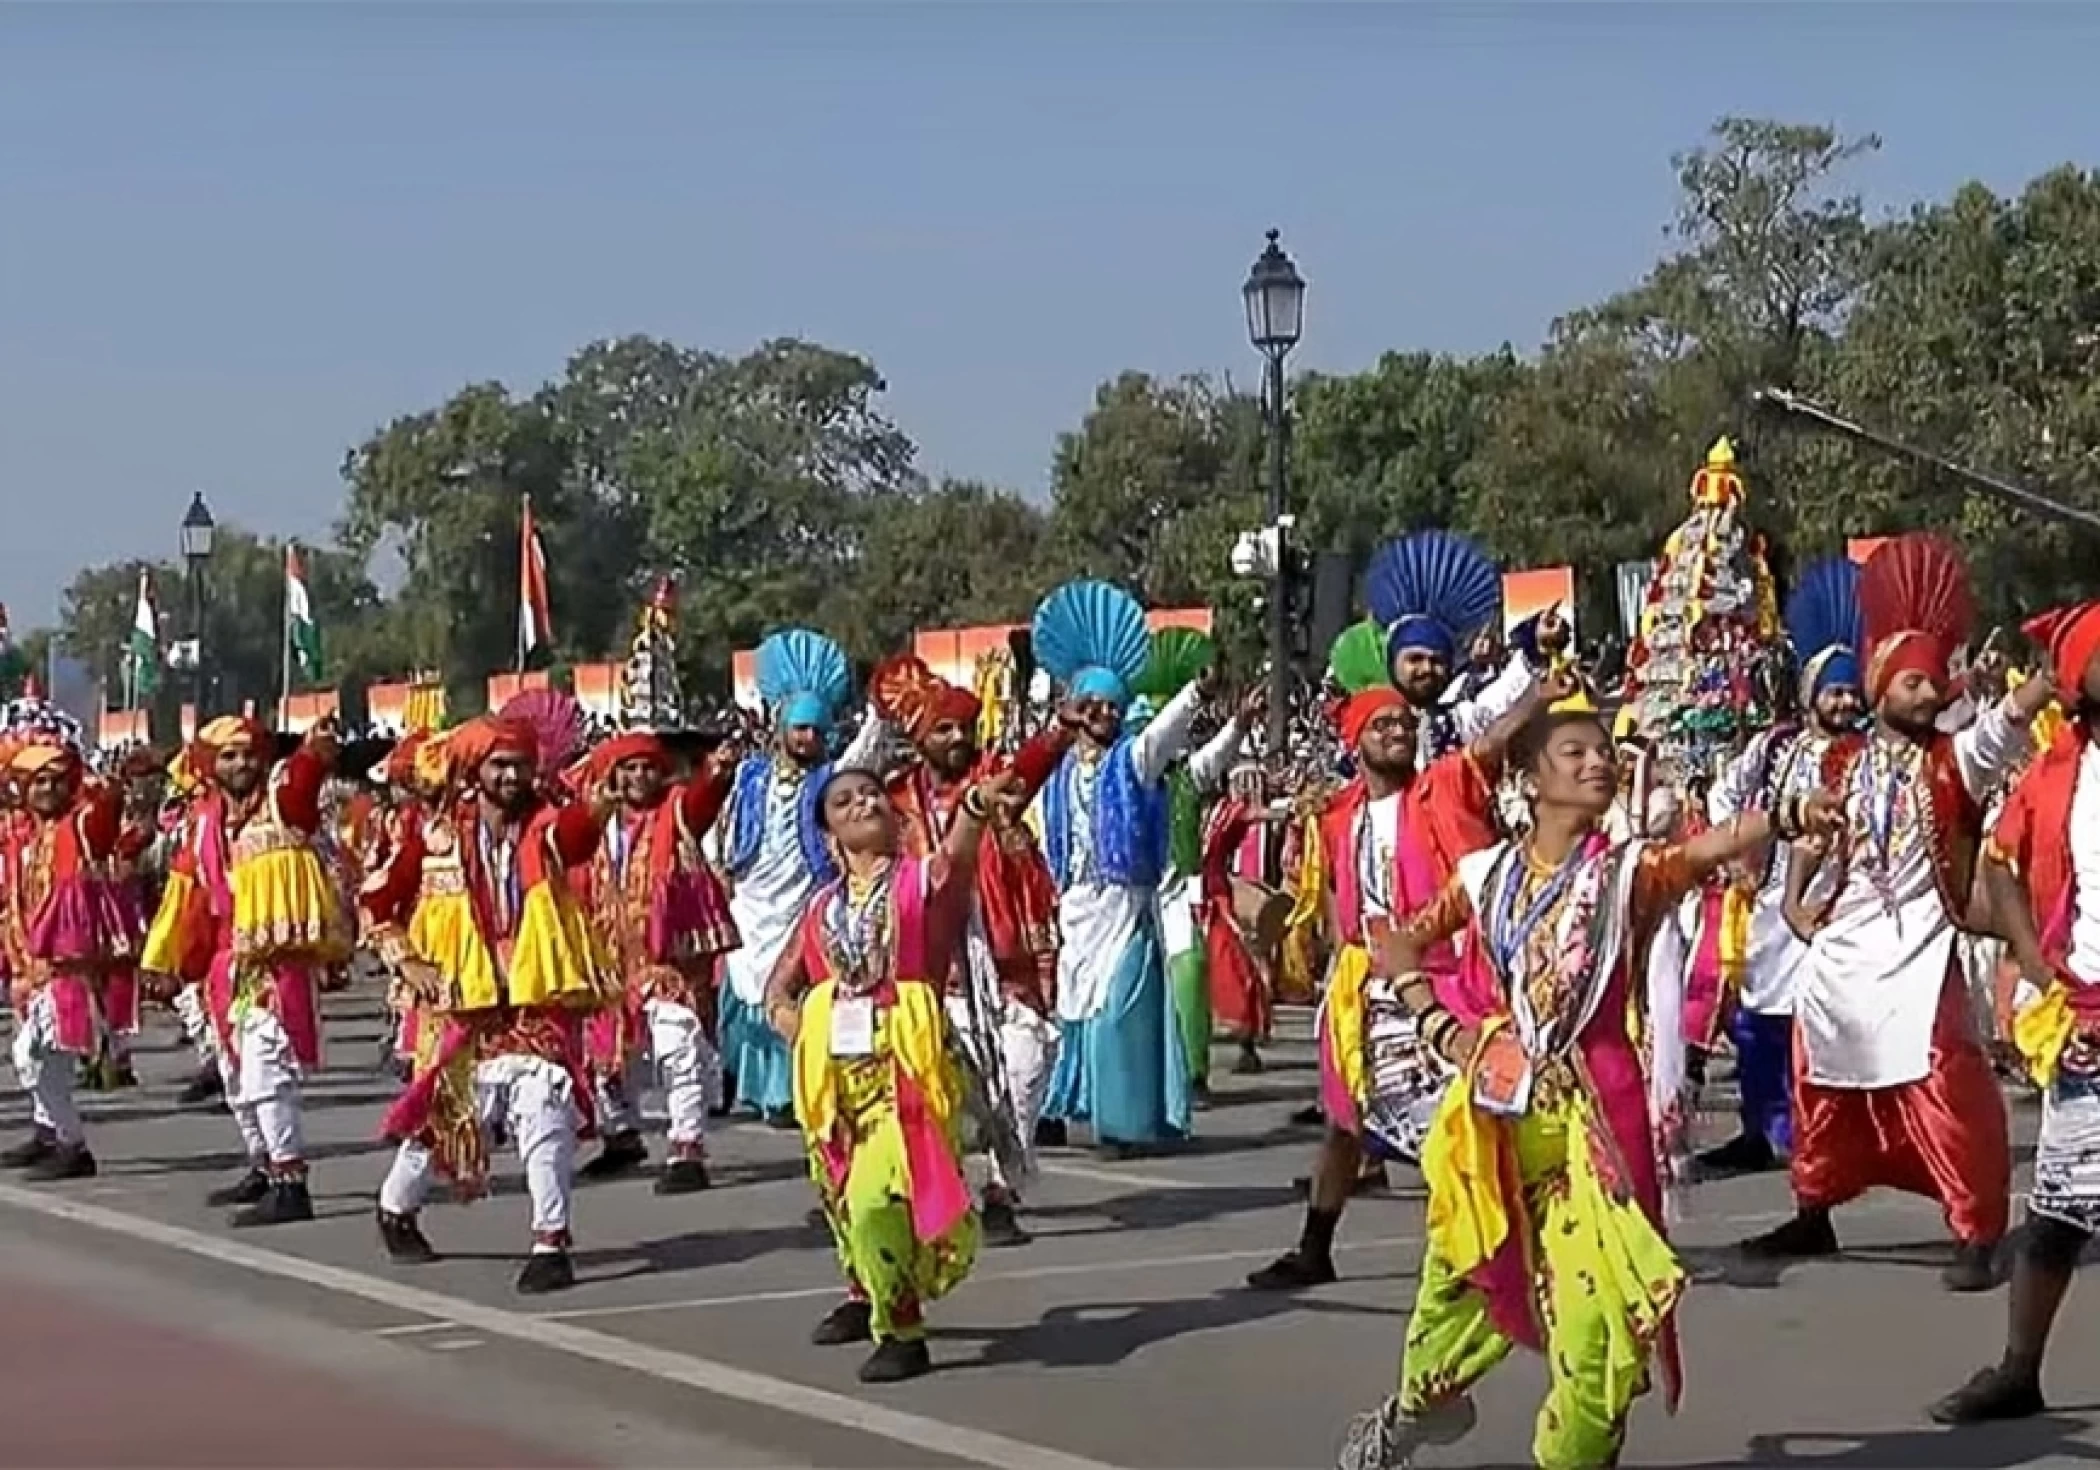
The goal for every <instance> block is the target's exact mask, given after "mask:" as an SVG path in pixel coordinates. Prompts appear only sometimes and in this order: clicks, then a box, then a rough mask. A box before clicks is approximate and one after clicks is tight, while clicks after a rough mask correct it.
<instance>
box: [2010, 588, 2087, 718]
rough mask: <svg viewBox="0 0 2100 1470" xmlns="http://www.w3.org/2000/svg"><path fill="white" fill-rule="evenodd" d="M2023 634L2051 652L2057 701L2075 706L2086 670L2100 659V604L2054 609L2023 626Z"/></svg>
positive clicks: (2073, 605) (2050, 665)
mask: <svg viewBox="0 0 2100 1470" xmlns="http://www.w3.org/2000/svg"><path fill="white" fill-rule="evenodd" d="M2020 631H2021V632H2023V633H2025V634H2026V635H2027V636H2028V637H2029V638H2030V639H2032V640H2033V641H2034V642H2035V643H2036V644H2037V645H2038V646H2040V647H2041V648H2043V649H2045V650H2046V651H2047V652H2048V655H2049V670H2050V672H2051V673H2052V674H2054V675H2055V676H2056V696H2057V698H2058V699H2060V700H2062V701H2063V702H2064V704H2065V705H2066V706H2067V707H2070V706H2076V705H2077V704H2078V702H2079V695H2080V693H2081V689H2082V686H2083V685H2084V684H2085V671H2086V668H2087V666H2088V665H2090V664H2091V663H2092V661H2093V659H2094V657H2095V656H2096V655H2100V602H2078V603H2073V604H2071V605H2070V606H2069V607H2057V608H2051V609H2050V610H2049V611H2048V612H2045V613H2038V614H2037V615H2035V616H2034V617H2031V618H2029V619H2028V620H2027V621H2026V622H2024V623H2022V624H2021V625H2020Z"/></svg>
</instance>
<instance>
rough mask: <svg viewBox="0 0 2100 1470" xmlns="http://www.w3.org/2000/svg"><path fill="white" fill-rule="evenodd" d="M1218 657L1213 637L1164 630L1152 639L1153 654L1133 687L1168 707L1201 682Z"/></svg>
mask: <svg viewBox="0 0 2100 1470" xmlns="http://www.w3.org/2000/svg"><path fill="white" fill-rule="evenodd" d="M1217 656H1218V645H1217V642H1216V640H1214V639H1213V638H1212V637H1211V636H1210V634H1208V633H1199V632H1197V631H1196V630H1195V629H1194V628H1161V629H1160V630H1159V631H1158V632H1157V633H1154V634H1153V635H1152V651H1151V653H1150V654H1149V655H1147V657H1146V659H1145V667H1144V668H1143V669H1142V670H1140V671H1139V673H1138V676H1137V680H1136V682H1134V683H1133V684H1132V685H1131V686H1130V687H1131V689H1132V691H1133V692H1135V693H1138V694H1142V695H1145V696H1146V697H1148V698H1150V699H1152V700H1155V701H1157V702H1158V703H1160V704H1165V703H1166V702H1167V701H1168V700H1170V699H1172V698H1173V697H1174V696H1175V695H1177V694H1179V693H1180V692H1181V691H1182V690H1184V689H1186V688H1188V686H1189V685H1191V684H1193V683H1195V682H1196V680H1198V679H1200V678H1202V677H1203V671H1204V670H1206V669H1208V668H1209V667H1210V666H1211V664H1212V663H1213V662H1215V661H1216V659H1217Z"/></svg>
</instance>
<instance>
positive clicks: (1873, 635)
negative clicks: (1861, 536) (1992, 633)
mask: <svg viewBox="0 0 2100 1470" xmlns="http://www.w3.org/2000/svg"><path fill="white" fill-rule="evenodd" d="M1859 611H1860V620H1861V623H1862V624H1863V626H1864V627H1865V629H1866V638H1867V644H1868V646H1869V648H1870V650H1871V652H1870V653H1869V654H1868V657H1867V670H1866V695H1867V701H1868V702H1869V703H1870V704H1878V703H1879V702H1880V700H1881V696H1882V694H1883V693H1884V692H1886V691H1887V689H1888V686H1889V681H1890V680H1892V679H1894V678H1895V677H1896V675H1897V674H1899V673H1906V672H1916V673H1922V674H1926V675H1929V676H1930V677H1932V678H1933V679H1935V680H1938V681H1939V683H1940V685H1941V687H1942V688H1945V687H1946V685H1947V683H1948V679H1949V675H1948V665H1949V663H1950V662H1951V661H1952V660H1953V658H1954V651H1955V649H1957V648H1959V647H1960V646H1961V645H1962V644H1963V643H1965V642H1967V641H1968V637H1969V633H1970V631H1971V630H1972V629H1973V628H1974V626H1975V623H1976V602H1975V598H1974V596H1973V595H1972V593H1971V592H1970V589H1969V569H1968V567H1967V565H1966V564H1965V563H1964V562H1963V561H1962V557H1961V553H1960V552H1959V551H1957V550H1955V548H1954V544H1953V543H1952V542H1950V541H1948V540H1947V538H1946V537H1944V536H1936V535H1933V534H1932V533H1930V532H1926V531H1914V532H1911V533H1910V534H1908V535H1903V536H1896V537H1893V538H1891V539H1890V540H1887V541H1884V542H1883V543H1882V544H1881V546H1880V547H1879V549H1877V550H1876V551H1875V553H1874V554H1873V556H1871V557H1869V558H1868V559H1867V564H1866V566H1864V567H1863V568H1861V569H1860V574H1859Z"/></svg>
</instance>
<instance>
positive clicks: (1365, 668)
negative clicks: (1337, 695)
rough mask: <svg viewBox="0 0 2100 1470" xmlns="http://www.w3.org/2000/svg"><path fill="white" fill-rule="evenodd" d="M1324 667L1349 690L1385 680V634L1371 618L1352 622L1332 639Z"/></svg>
mask: <svg viewBox="0 0 2100 1470" xmlns="http://www.w3.org/2000/svg"><path fill="white" fill-rule="evenodd" d="M1327 671H1328V672H1329V673H1330V674H1332V675H1334V682H1335V683H1337V684H1339V685H1341V686H1342V688H1343V689H1345V690H1347V691H1348V692H1349V693H1351V694H1361V693H1363V691H1364V690H1366V689H1375V688H1376V687H1378V686H1379V685H1381V684H1383V683H1385V682H1386V679H1387V675H1386V662H1385V634H1383V633H1381V632H1380V631H1379V630H1378V624H1376V623H1374V622H1362V623H1352V624H1351V625H1350V626H1349V627H1347V628H1345V629H1343V630H1342V636H1341V637H1339V638H1337V639H1335V640H1334V647H1333V648H1332V649H1330V650H1329V651H1328V654H1327Z"/></svg>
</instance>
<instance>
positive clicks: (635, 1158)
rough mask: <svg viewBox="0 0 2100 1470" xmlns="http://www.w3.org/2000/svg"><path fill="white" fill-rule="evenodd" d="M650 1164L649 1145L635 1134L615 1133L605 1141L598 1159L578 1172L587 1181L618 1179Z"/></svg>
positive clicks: (640, 1136)
mask: <svg viewBox="0 0 2100 1470" xmlns="http://www.w3.org/2000/svg"><path fill="white" fill-rule="evenodd" d="M648 1162H649V1145H648V1144H646V1143H644V1142H643V1141H642V1135H641V1134H639V1133H635V1132H627V1133H615V1134H613V1135H612V1136H611V1137H610V1138H608V1139H606V1140H605V1147H603V1148H601V1149H599V1150H598V1157H597V1158H595V1159H592V1160H591V1161H590V1162H589V1163H588V1164H585V1165H584V1166H583V1167H582V1168H580V1169H578V1170H577V1171H576V1172H577V1173H578V1174H580V1175H582V1176H583V1177H584V1178H585V1179H617V1178H619V1177H620V1176H621V1175H622V1174H626V1173H630V1172H632V1171H633V1170H636V1169H639V1168H641V1167H642V1166H643V1165H644V1164H646V1163H648Z"/></svg>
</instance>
